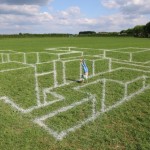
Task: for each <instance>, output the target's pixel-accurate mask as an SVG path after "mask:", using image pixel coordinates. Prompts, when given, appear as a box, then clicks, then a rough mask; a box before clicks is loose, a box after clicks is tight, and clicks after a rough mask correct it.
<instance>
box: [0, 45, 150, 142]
mask: <svg viewBox="0 0 150 150" xmlns="http://www.w3.org/2000/svg"><path fill="white" fill-rule="evenodd" d="M91 51H92V53H91ZM141 55H142V58H141ZM82 57H84V58H85V59H86V62H87V65H88V66H89V82H88V83H84V84H81V85H80V84H78V83H75V82H74V80H75V79H78V78H79V77H80V76H81V74H82V68H81V65H80V59H81V58H82ZM149 57H150V49H146V48H134V47H127V48H121V49H113V50H109V49H90V48H89V49H88V48H77V47H63V48H61V47H58V48H47V49H46V51H45V52H30V53H25V52H15V51H11V50H9V51H4V50H1V51H0V79H1V82H0V87H1V89H2V91H0V100H1V101H3V102H5V103H6V104H9V105H10V106H11V107H12V108H14V109H16V110H18V111H20V112H21V113H32V112H34V111H35V110H36V111H38V110H39V111H40V110H41V108H43V109H44V108H45V107H48V106H51V105H54V104H56V105H57V103H60V102H63V101H65V102H67V100H68V97H67V95H66V93H65V92H61V90H63V89H65V90H66V91H67V88H70V93H69V94H70V95H74V93H78V94H79V95H82V96H81V97H80V96H79V97H75V98H74V97H73V96H72V97H70V99H72V98H73V101H72V102H69V103H68V105H67V104H66V103H65V105H62V106H61V107H58V108H56V109H54V110H50V111H49V112H46V113H45V115H40V114H39V115H37V116H36V117H33V119H32V120H33V122H34V123H36V124H38V125H39V126H40V127H42V128H43V129H45V131H47V132H48V133H49V134H51V135H52V136H53V137H54V138H55V139H56V140H62V139H63V138H64V137H66V136H67V135H68V134H69V133H70V132H73V131H75V130H77V129H79V128H81V127H82V126H83V125H85V124H88V123H89V122H91V121H94V120H95V119H96V118H97V117H99V116H101V115H102V114H103V113H105V112H108V111H110V110H112V109H114V108H116V107H118V106H120V105H122V104H123V103H124V102H126V101H129V100H131V99H132V98H133V97H136V96H137V95H139V94H141V93H142V92H144V91H145V90H147V89H150V67H149V66H148V65H147V64H149V62H150V61H149V60H150V58H149ZM129 72H130V74H131V76H130V77H129V78H128V73H129ZM121 73H122V74H123V76H121V77H120V78H118V77H117V76H116V75H115V74H121ZM126 74H127V76H126ZM6 75H7V78H6V79H5V76H6ZM15 76H16V78H17V79H14V77H15ZM115 77H116V78H115ZM72 78H74V79H72ZM14 80H16V82H17V83H18V84H17V85H16V87H13V89H11V87H10V86H9V84H11V82H15V81H14ZM7 84H8V85H7ZM20 85H21V86H20ZM22 85H24V86H22ZM114 85H117V87H119V88H120V89H119V90H120V95H118V91H117V90H116V91H115V90H111V91H110V90H109V88H110V87H111V86H112V87H113V86H114ZM91 86H93V87H94V86H95V87H96V90H97V91H96V90H95V89H94V90H93V91H92V90H89V89H90V88H91ZM26 88H27V89H26ZM3 89H5V90H3ZM65 90H64V91H65ZM23 91H26V92H25V93H24V95H23V96H24V97H23V96H22V93H21V92H23ZM19 92H20V93H19ZM111 92H113V93H111ZM14 93H17V95H18V96H17V97H15V96H14V95H15V94H14ZM18 93H19V94H18ZM78 94H77V95H78ZM109 94H110V95H111V94H114V95H117V96H116V97H115V96H114V99H112V101H109V96H110V95H109ZM81 106H82V108H85V109H86V110H87V112H85V116H84V117H83V118H80V119H78V117H77V120H73V121H72V122H71V121H69V122H68V124H65V121H63V120H59V116H61V115H64V114H65V115H70V113H71V112H72V111H77V112H78V111H79V110H80V109H81ZM81 111H82V109H81ZM79 112H80V111H79ZM57 118H58V120H57ZM53 121H54V122H55V121H56V122H58V127H57V125H56V127H55V126H53V125H52V124H51V122H52V123H53ZM59 124H60V126H61V127H60V126H59Z"/></svg>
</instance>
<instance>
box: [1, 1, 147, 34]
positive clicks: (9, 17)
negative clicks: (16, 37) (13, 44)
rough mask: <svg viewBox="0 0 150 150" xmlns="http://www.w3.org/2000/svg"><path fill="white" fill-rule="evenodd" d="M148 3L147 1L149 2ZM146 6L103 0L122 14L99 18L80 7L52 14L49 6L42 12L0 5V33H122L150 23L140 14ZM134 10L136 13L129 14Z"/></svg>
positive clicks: (31, 8) (33, 6) (29, 8)
mask: <svg viewBox="0 0 150 150" xmlns="http://www.w3.org/2000/svg"><path fill="white" fill-rule="evenodd" d="M32 2H33V1H32ZM34 2H35V1H34ZM45 2H46V0H45ZM47 2H48V0H47ZM146 2H148V1H147V0H146ZM144 3H145V1H143V0H140V1H139V0H130V1H129V0H127V1H121V0H108V1H106V0H103V4H104V5H105V7H109V9H113V8H117V9H118V10H119V11H121V12H119V11H118V12H117V13H115V14H111V15H105V16H100V17H97V18H89V17H88V16H85V15H84V14H82V10H81V9H80V8H79V7H77V6H72V7H69V8H67V9H66V10H63V11H55V10H53V9H52V11H51V10H49V9H48V8H49V7H50V5H48V7H47V9H45V11H42V9H41V6H39V5H33V4H32V5H8V4H1V5H0V22H1V24H0V33H19V32H25V33H58V32H59V33H60V32H61V33H64V32H66V33H78V32H79V31H83V30H93V31H96V32H100V31H121V30H123V29H127V28H130V27H134V26H135V25H138V24H146V23H147V22H148V21H149V18H148V16H146V15H143V14H144V12H143V14H137V12H138V13H139V11H140V8H141V11H142V10H144V11H146V10H147V11H149V9H144V8H147V7H148V6H145V7H141V5H142V6H143V5H144ZM147 4H148V3H147ZM135 5H136V6H139V9H138V11H137V12H136V11H135V12H136V13H134V11H133V10H134V9H133V8H136V7H135ZM129 6H130V7H129ZM130 9H131V10H130ZM136 9H137V8H136ZM46 10H47V11H46ZM131 11H133V13H131V14H129V12H131Z"/></svg>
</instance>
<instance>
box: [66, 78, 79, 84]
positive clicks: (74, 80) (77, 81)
mask: <svg viewBox="0 0 150 150" xmlns="http://www.w3.org/2000/svg"><path fill="white" fill-rule="evenodd" d="M67 80H69V81H73V82H76V83H81V81H80V80H76V79H70V78H67Z"/></svg>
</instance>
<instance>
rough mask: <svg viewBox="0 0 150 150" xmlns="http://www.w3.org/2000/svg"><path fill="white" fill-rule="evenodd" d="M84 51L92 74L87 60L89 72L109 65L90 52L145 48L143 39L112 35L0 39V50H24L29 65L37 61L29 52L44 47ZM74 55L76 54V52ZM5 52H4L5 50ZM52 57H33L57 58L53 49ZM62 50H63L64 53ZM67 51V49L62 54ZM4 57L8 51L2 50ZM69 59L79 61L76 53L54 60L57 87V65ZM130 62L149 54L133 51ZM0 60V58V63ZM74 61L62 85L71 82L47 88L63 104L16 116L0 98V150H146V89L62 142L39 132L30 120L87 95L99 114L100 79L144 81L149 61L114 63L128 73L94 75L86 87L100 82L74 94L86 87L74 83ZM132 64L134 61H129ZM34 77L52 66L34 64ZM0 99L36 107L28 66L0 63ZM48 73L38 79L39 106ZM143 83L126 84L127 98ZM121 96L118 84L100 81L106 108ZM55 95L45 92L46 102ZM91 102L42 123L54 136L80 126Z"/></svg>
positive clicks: (15, 58) (148, 44) (149, 98)
mask: <svg viewBox="0 0 150 150" xmlns="http://www.w3.org/2000/svg"><path fill="white" fill-rule="evenodd" d="M62 46H63V47H67V46H74V47H80V48H82V47H85V48H91V49H88V50H84V54H86V55H89V56H86V57H85V59H86V61H87V65H88V67H89V75H92V73H93V72H92V61H93V60H97V61H95V73H100V72H104V71H108V69H109V64H108V60H107V59H101V57H99V58H100V59H101V60H98V58H97V57H96V56H94V55H101V54H103V51H99V50H93V51H92V49H93V48H95V49H117V48H123V47H139V48H150V42H149V39H144V38H123V37H122V38H117V37H116V38H115V37H111V38H110V37H106V38H101V37H97V38H94V37H85V38H75V37H73V38H20V39H17V38H13V39H11V38H6V39H0V48H1V50H3V52H4V50H15V51H19V52H26V55H27V63H29V64H35V63H36V62H37V54H36V53H30V52H37V51H38V52H50V51H45V50H44V49H46V48H50V47H62ZM137 50H139V49H127V50H123V49H120V50H118V51H120V52H136V51H137ZM76 51H81V50H80V49H76ZM5 52H7V51H5ZM52 52H53V53H54V54H53V55H50V57H49V54H47V53H41V54H39V58H40V62H41V63H43V62H45V61H51V60H55V59H57V58H58V56H57V54H58V53H59V51H57V50H56V53H55V51H54V50H53V51H52ZM64 52H65V51H64ZM66 52H67V51H66ZM7 53H8V52H7ZM120 54H121V53H117V52H109V56H110V57H111V58H119V59H120V61H122V60H124V59H125V60H129V59H128V56H126V54H122V55H120ZM72 56H75V57H76V58H77V59H80V53H76V54H68V55H63V56H62V58H63V59H62V61H60V60H59V61H57V62H56V70H57V81H58V85H61V84H63V82H64V81H63V77H62V75H63V69H62V68H63V63H62V62H63V61H65V60H73V58H71V59H70V58H69V57H72ZM7 59H8V58H7V55H5V56H4V60H3V61H7ZM10 59H11V60H13V61H18V62H24V57H23V54H22V53H20V54H16V53H11V54H10ZM133 60H134V61H140V62H145V61H149V60H150V55H149V52H142V53H134V54H133ZM1 61H2V57H1V55H0V62H1ZM79 62H80V61H79V60H74V61H72V62H65V63H66V68H67V71H66V82H70V81H73V82H72V83H71V84H69V85H66V86H62V87H58V88H55V89H53V90H52V91H51V92H55V93H57V94H59V95H62V96H63V97H64V98H65V100H62V101H59V102H57V103H53V104H52V105H49V106H45V107H41V108H39V109H35V110H33V111H32V112H30V113H28V114H21V113H20V112H18V111H17V110H16V109H14V108H12V107H11V106H10V105H9V104H6V103H4V102H3V101H2V100H0V149H1V150H30V149H33V150H41V149H42V150H61V149H62V150H63V149H64V150H65V149H67V150H68V149H71V150H76V149H79V150H97V149H100V150H105V149H106V150H107V149H110V150H112V149H119V150H120V149H121V150H122V149H129V150H130V149H131V150H132V149H133V150H134V149H138V150H147V149H149V147H150V144H149V140H150V139H149V137H150V132H149V130H150V129H149V124H150V119H149V115H150V111H149V104H150V89H147V90H145V91H144V92H143V93H141V94H139V95H137V96H135V97H133V98H132V99H131V100H130V101H127V102H125V103H123V104H122V105H120V106H119V107H117V108H115V109H113V110H111V111H109V112H107V113H104V114H101V115H100V116H99V117H98V118H97V119H96V120H94V121H91V122H89V123H88V124H86V125H84V126H82V127H81V128H80V129H77V130H76V131H75V132H70V133H69V134H68V135H67V136H66V137H65V138H64V139H63V140H62V141H56V139H55V138H54V137H53V136H52V135H50V134H49V133H48V132H47V131H45V130H44V129H43V128H41V127H40V126H38V125H37V124H35V123H33V119H34V118H36V117H41V116H43V115H46V114H49V113H51V112H53V111H56V110H58V109H60V108H62V107H67V106H69V105H71V104H73V103H76V102H79V101H80V100H82V99H84V98H87V97H89V94H88V93H91V94H93V95H95V97H96V112H100V111H101V107H102V103H101V98H102V96H103V95H102V90H103V82H102V80H100V79H103V78H107V79H111V80H118V81H121V82H122V83H127V82H128V81H131V80H133V79H135V78H137V77H140V76H143V75H146V76H148V77H150V73H148V72H147V73H146V72H144V71H150V65H149V64H150V63H147V64H140V66H134V65H132V64H120V63H117V62H113V63H112V68H113V69H115V68H119V67H125V68H130V70H128V69H123V68H122V69H121V70H118V71H115V72H108V73H105V74H100V75H97V76H95V77H93V78H90V79H88V83H92V82H93V81H97V80H100V81H98V82H96V83H95V84H90V85H88V86H83V87H81V88H80V89H79V90H74V89H73V88H74V87H78V86H80V85H86V83H83V84H79V83H77V82H74V81H75V80H77V79H78V78H79V77H80V76H79ZM134 64H136V63H134ZM36 66H37V73H45V72H51V71H52V70H53V67H54V66H53V63H52V62H49V63H43V64H36ZM21 67H28V68H22V69H19V70H15V71H7V72H2V71H4V70H8V69H17V68H21ZM134 68H136V69H139V70H143V71H135V70H132V69H134ZM0 71H1V72H0V97H1V96H8V97H11V98H12V100H13V101H14V102H15V103H17V104H18V105H19V106H22V107H23V108H30V107H31V106H35V105H36V94H35V92H36V89H35V76H34V71H35V70H34V68H33V66H29V65H25V64H19V63H16V62H13V63H0ZM53 75H54V74H53V73H51V74H45V75H42V76H38V77H37V79H38V83H39V85H38V86H39V91H40V93H39V94H40V100H41V102H43V93H42V92H43V89H44V88H49V87H51V86H53V85H54V78H53ZM146 85H150V78H148V79H147V81H146ZM142 86H143V80H142V79H139V80H137V81H136V82H133V83H130V84H129V85H128V95H131V94H132V93H134V92H136V91H137V90H139V89H141V87H142ZM123 95H124V86H123V84H119V83H117V82H113V81H108V82H106V101H105V105H106V108H108V107H109V106H112V105H114V104H115V103H116V102H118V101H119V100H120V99H121V98H122V97H123ZM56 99H57V97H56V96H54V95H52V94H50V93H49V94H47V101H53V100H56ZM92 107H93V104H92V101H88V102H85V103H83V104H82V105H79V106H76V107H74V108H73V109H70V110H67V111H64V112H63V113H59V114H57V115H56V116H54V117H51V118H48V119H46V120H45V121H44V122H45V124H46V125H47V126H48V127H50V128H52V129H53V130H55V131H57V132H61V131H63V130H66V129H68V128H70V127H72V126H75V125H77V124H80V123H81V121H83V120H84V119H86V118H88V117H89V116H91V114H92Z"/></svg>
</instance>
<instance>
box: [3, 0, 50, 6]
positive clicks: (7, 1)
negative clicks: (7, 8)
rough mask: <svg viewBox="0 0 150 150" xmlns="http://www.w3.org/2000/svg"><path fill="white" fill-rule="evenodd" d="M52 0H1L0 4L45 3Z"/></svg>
mask: <svg viewBox="0 0 150 150" xmlns="http://www.w3.org/2000/svg"><path fill="white" fill-rule="evenodd" d="M52 1H53V0H1V4H9V5H46V4H48V3H49V2H52Z"/></svg>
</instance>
